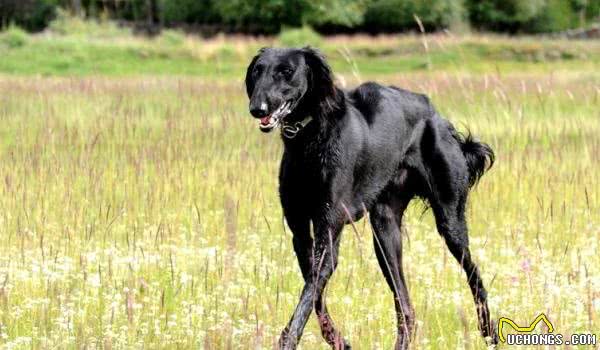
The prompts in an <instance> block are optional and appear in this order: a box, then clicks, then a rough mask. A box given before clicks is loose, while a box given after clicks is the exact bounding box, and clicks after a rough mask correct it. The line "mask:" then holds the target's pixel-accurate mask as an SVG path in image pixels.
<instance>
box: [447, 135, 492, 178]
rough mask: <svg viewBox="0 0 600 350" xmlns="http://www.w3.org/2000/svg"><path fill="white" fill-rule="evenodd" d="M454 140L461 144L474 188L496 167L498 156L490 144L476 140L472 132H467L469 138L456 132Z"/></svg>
mask: <svg viewBox="0 0 600 350" xmlns="http://www.w3.org/2000/svg"><path fill="white" fill-rule="evenodd" d="M454 138H455V139H456V140H457V141H458V143H459V144H460V149H461V151H462V153H463V154H464V155H465V158H466V160H467V166H468V167H469V185H470V186H471V187H473V186H474V185H475V184H477V182H478V181H479V179H480V178H481V177H482V176H483V174H484V173H485V172H486V171H488V170H489V169H490V168H491V167H492V165H494V161H495V160H496V155H495V154H494V151H493V150H492V148H491V147H490V146H489V145H488V144H486V143H483V142H479V141H477V140H475V139H474V138H473V135H472V134H471V133H470V132H467V136H464V135H462V134H459V133H458V132H455V133H454Z"/></svg>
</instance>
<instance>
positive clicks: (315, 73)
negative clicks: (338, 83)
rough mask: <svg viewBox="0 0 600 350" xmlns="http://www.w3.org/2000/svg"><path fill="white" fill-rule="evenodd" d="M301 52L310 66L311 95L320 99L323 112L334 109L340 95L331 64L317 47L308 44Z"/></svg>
mask: <svg viewBox="0 0 600 350" xmlns="http://www.w3.org/2000/svg"><path fill="white" fill-rule="evenodd" d="M301 52H302V54H303V55H304V60H305V61H306V64H307V65H308V68H309V78H310V85H311V86H310V89H311V90H312V94H311V95H312V96H314V97H315V98H318V99H319V104H320V106H321V108H322V110H323V112H326V113H327V112H330V111H332V110H333V109H335V106H336V102H337V100H338V99H339V96H337V89H336V87H335V84H334V81H333V73H332V72H331V68H330V67H329V64H327V61H326V60H325V57H324V56H323V54H322V53H321V52H319V51H318V50H317V49H314V48H312V47H309V46H307V47H304V48H302V49H301Z"/></svg>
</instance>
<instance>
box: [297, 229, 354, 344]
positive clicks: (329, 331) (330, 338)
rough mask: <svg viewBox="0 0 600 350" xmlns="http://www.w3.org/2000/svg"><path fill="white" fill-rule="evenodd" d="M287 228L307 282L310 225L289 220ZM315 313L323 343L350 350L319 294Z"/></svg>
mask: <svg viewBox="0 0 600 350" xmlns="http://www.w3.org/2000/svg"><path fill="white" fill-rule="evenodd" d="M288 226H289V227H290V229H291V230H292V233H293V235H294V236H293V239H292V240H293V244H294V251H295V252H296V257H297V258H298V264H299V265H300V270H301V271H302V277H304V281H305V282H308V280H309V279H310V278H312V277H311V276H312V275H311V271H312V264H313V256H312V255H313V239H312V237H311V236H310V225H309V220H308V219H298V218H295V219H294V218H289V219H288ZM315 313H316V314H317V319H318V320H319V326H320V327H321V334H322V335H323V338H324V339H325V341H326V342H327V343H328V344H329V345H331V346H332V347H333V348H334V349H340V348H341V349H350V348H351V347H350V345H349V344H348V343H347V342H346V341H345V340H344V339H343V338H342V336H341V334H340V332H339V331H338V330H337V329H336V328H335V326H334V323H333V320H332V318H331V316H330V315H329V311H328V310H327V305H326V304H325V300H324V299H323V293H320V294H319V295H318V296H317V298H316V300H315Z"/></svg>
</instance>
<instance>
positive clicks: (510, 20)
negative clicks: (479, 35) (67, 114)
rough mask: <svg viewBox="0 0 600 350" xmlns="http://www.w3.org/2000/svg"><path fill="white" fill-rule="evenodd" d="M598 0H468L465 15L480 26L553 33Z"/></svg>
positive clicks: (574, 21)
mask: <svg viewBox="0 0 600 350" xmlns="http://www.w3.org/2000/svg"><path fill="white" fill-rule="evenodd" d="M598 2H599V1H598V0H591V1H589V2H588V1H585V0H531V1H520V0H468V1H467V8H468V12H469V18H470V21H471V23H472V24H473V25H475V26H476V27H477V28H480V29H486V30H497V31H509V32H530V33H542V32H555V31H560V30H565V29H568V28H572V27H577V26H578V25H580V24H583V23H579V20H578V18H577V13H578V12H579V13H581V14H582V16H583V17H584V18H585V17H586V13H587V12H588V11H592V12H593V11H594V10H593V8H594V6H597V5H596V4H597V3H598Z"/></svg>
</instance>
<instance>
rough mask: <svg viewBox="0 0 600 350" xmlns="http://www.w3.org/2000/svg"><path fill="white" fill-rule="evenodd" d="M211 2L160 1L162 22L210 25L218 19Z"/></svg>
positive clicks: (187, 0)
mask: <svg viewBox="0 0 600 350" xmlns="http://www.w3.org/2000/svg"><path fill="white" fill-rule="evenodd" d="M213 2H214V1H213V0H162V1H161V10H162V17H163V21H164V22H165V23H167V24H169V23H191V24H197V23H212V22H217V21H218V20H219V19H220V18H219V16H218V14H217V13H216V11H215V8H214V6H213Z"/></svg>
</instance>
